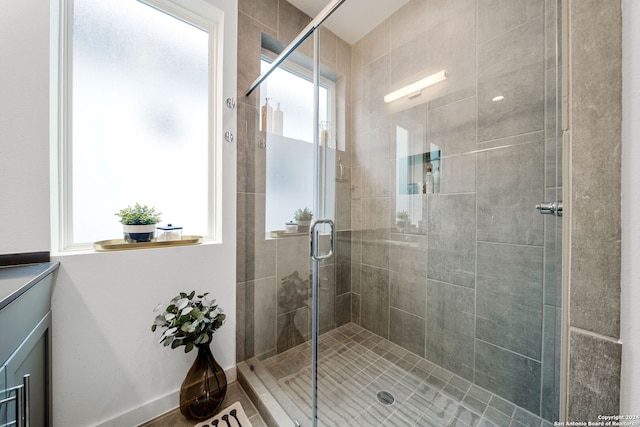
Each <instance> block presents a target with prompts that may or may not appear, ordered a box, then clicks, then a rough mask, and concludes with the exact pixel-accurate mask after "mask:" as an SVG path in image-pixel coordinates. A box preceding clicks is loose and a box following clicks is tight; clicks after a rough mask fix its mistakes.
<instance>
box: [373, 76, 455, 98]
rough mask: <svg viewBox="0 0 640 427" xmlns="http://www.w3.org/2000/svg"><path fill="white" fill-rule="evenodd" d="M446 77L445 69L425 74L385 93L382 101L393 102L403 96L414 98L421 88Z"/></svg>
mask: <svg viewBox="0 0 640 427" xmlns="http://www.w3.org/2000/svg"><path fill="white" fill-rule="evenodd" d="M446 79H447V71H446V70H442V71H440V72H438V73H435V74H431V75H430V76H427V77H425V78H424V79H422V80H418V81H417V82H415V83H411V84H410V85H407V86H405V87H403V88H401V89H398V90H396V91H394V92H391V93H390V94H388V95H385V96H384V102H386V103H389V102H393V101H396V100H398V99H400V98H404V97H405V96H407V97H409V98H414V97H416V96H418V95H420V94H421V93H422V89H426V88H428V87H429V86H431V85H434V84H436V83H439V82H441V81H443V80H446Z"/></svg>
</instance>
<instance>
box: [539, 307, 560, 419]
mask: <svg viewBox="0 0 640 427" xmlns="http://www.w3.org/2000/svg"><path fill="white" fill-rule="evenodd" d="M543 316H544V317H543V319H544V320H543V344H542V346H543V348H542V350H543V352H542V405H541V416H542V417H543V418H544V419H546V420H548V421H551V422H553V421H557V420H559V419H560V360H561V359H560V349H561V337H560V335H561V326H562V319H561V317H562V315H561V311H560V309H559V308H556V307H551V306H548V305H545V306H544V314H543Z"/></svg>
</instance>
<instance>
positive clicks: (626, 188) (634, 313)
mask: <svg viewBox="0 0 640 427" xmlns="http://www.w3.org/2000/svg"><path fill="white" fill-rule="evenodd" d="M622 12H623V15H622V89H623V91H622V109H623V117H622V295H621V300H622V307H621V309H622V310H621V331H620V333H621V340H622V379H621V396H620V398H621V401H620V413H621V414H636V415H637V414H640V310H639V309H638V307H639V306H640V264H639V263H638V260H639V259H640V49H639V48H638V46H640V2H638V1H637V0H622Z"/></svg>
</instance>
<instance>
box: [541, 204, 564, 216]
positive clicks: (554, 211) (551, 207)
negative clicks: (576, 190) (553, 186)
mask: <svg viewBox="0 0 640 427" xmlns="http://www.w3.org/2000/svg"><path fill="white" fill-rule="evenodd" d="M536 209H538V210H539V211H540V213H541V214H543V215H555V216H562V202H547V203H540V204H538V205H536Z"/></svg>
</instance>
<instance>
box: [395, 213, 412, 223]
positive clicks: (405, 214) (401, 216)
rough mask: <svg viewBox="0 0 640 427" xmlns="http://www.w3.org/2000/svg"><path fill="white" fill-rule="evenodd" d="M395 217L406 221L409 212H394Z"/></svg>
mask: <svg viewBox="0 0 640 427" xmlns="http://www.w3.org/2000/svg"><path fill="white" fill-rule="evenodd" d="M396 218H398V219H401V220H404V221H407V220H408V219H409V212H407V211H398V213H396Z"/></svg>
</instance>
